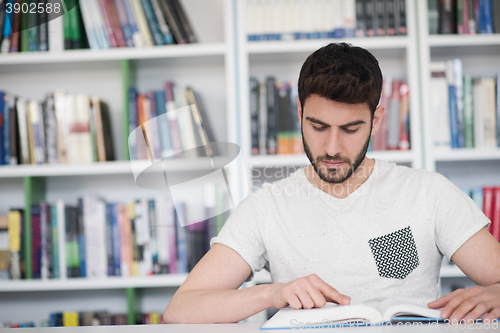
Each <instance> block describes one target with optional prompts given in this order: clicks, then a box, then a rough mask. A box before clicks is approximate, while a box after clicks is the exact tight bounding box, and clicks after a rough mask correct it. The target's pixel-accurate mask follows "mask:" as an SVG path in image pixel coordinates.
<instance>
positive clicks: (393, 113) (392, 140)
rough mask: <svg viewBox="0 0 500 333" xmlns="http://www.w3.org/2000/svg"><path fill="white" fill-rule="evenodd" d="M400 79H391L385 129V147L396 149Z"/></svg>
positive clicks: (398, 128)
mask: <svg viewBox="0 0 500 333" xmlns="http://www.w3.org/2000/svg"><path fill="white" fill-rule="evenodd" d="M400 87H401V81H398V80H393V81H392V95H391V101H390V104H389V114H388V125H387V126H388V131H387V149H389V150H394V149H398V146H399V130H400V126H399V124H400V123H399V116H400V108H401V96H400V93H399V90H400Z"/></svg>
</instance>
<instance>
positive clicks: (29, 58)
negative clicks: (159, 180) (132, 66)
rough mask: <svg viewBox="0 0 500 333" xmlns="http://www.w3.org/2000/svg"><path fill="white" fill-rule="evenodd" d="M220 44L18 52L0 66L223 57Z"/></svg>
mask: <svg viewBox="0 0 500 333" xmlns="http://www.w3.org/2000/svg"><path fill="white" fill-rule="evenodd" d="M226 50H227V46H226V44H224V43H213V44H183V45H164V46H152V47H144V48H132V47H131V48H111V49H103V50H91V49H84V50H65V51H63V52H57V53H56V52H20V53H7V54H1V55H0V65H8V64H42V63H54V64H57V63H61V62H88V61H104V60H122V59H148V58H184V57H204V56H224V55H225V54H226Z"/></svg>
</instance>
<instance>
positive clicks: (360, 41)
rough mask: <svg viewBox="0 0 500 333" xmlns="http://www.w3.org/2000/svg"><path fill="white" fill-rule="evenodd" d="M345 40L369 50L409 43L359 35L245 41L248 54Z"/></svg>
mask: <svg viewBox="0 0 500 333" xmlns="http://www.w3.org/2000/svg"><path fill="white" fill-rule="evenodd" d="M341 41H342V42H347V43H350V44H353V45H356V46H361V47H364V48H367V49H370V50H374V49H391V50H392V49H404V48H406V47H407V46H408V45H409V40H408V37H407V36H386V37H359V38H347V39H305V40H293V41H258V42H247V43H246V48H247V50H248V53H249V54H265V53H290V52H308V53H310V52H313V51H315V50H317V49H318V48H320V47H322V46H323V45H326V44H329V43H337V42H341Z"/></svg>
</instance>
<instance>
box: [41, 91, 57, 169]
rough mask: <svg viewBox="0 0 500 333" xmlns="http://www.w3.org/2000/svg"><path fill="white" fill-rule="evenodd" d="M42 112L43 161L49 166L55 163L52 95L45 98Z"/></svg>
mask: <svg viewBox="0 0 500 333" xmlns="http://www.w3.org/2000/svg"><path fill="white" fill-rule="evenodd" d="M42 111H43V119H44V128H45V148H46V149H45V153H46V156H45V160H46V161H47V163H50V164H52V163H57V162H58V160H57V122H56V114H55V104H54V96H53V95H52V94H50V95H48V96H47V98H46V100H45V103H44V107H43V108H42Z"/></svg>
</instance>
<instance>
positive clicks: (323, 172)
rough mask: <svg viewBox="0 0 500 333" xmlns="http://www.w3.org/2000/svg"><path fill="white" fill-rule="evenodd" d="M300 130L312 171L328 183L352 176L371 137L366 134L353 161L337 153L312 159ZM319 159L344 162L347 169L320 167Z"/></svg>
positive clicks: (364, 154)
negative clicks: (366, 137)
mask: <svg viewBox="0 0 500 333" xmlns="http://www.w3.org/2000/svg"><path fill="white" fill-rule="evenodd" d="M301 132H302V143H303V144H304V151H305V153H306V155H307V158H308V159H309V161H310V162H311V164H312V166H313V168H314V171H316V173H317V174H318V176H319V178H320V179H321V180H322V181H324V182H327V183H330V184H341V183H343V182H345V181H346V180H347V179H348V178H349V177H351V176H352V174H353V173H354V171H356V170H357V169H358V167H359V166H360V165H361V163H362V162H363V160H364V159H365V156H366V152H367V151H368V146H369V144H370V137H371V136H370V135H369V136H368V139H367V140H366V142H365V144H364V145H363V148H361V150H360V151H359V153H358V154H357V155H356V158H355V159H354V161H351V160H350V159H349V158H347V157H342V156H340V155H339V154H336V155H335V156H330V155H324V156H318V157H317V158H316V159H314V157H313V156H312V153H311V150H310V149H309V146H308V145H307V142H306V140H305V138H304V132H303V131H302V129H301ZM370 133H371V126H370ZM321 161H329V162H330V161H331V162H344V163H346V164H347V170H346V171H345V172H342V169H340V168H338V169H337V168H326V167H322V166H320V163H321Z"/></svg>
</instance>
